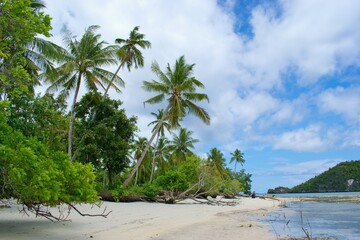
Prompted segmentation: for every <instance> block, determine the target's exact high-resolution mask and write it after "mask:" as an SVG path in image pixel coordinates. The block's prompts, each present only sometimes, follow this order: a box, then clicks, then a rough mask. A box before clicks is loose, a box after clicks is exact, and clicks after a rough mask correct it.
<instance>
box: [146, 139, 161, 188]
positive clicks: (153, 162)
mask: <svg viewBox="0 0 360 240" xmlns="http://www.w3.org/2000/svg"><path fill="white" fill-rule="evenodd" d="M159 138H160V134H158V135H157V138H156V143H155V149H154V150H155V151H154V155H153V159H152V162H151V173H150V181H149V183H151V182H152V179H153V175H154V171H155V157H156V151H157V147H158V144H159Z"/></svg>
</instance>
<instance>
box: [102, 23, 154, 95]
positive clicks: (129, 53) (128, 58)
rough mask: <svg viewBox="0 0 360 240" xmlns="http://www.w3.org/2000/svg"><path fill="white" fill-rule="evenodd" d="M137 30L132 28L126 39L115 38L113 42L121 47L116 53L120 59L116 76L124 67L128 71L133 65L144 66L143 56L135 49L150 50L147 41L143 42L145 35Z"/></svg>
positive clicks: (149, 44) (107, 89)
mask: <svg viewBox="0 0 360 240" xmlns="http://www.w3.org/2000/svg"><path fill="white" fill-rule="evenodd" d="M139 28H140V27H139V26H136V27H134V29H133V30H132V31H131V32H130V35H129V38H128V39H122V38H117V39H116V40H115V43H117V44H120V45H123V46H121V47H120V49H119V50H118V52H117V55H118V58H119V59H120V65H119V67H118V68H117V69H116V72H115V75H117V74H118V72H119V71H120V69H121V68H122V67H124V66H125V65H126V66H127V68H128V70H129V71H130V69H131V67H132V66H133V65H134V67H135V68H138V67H143V66H144V56H143V55H142V53H141V51H140V50H139V49H138V48H137V47H140V48H142V49H146V48H150V47H151V43H150V42H149V41H147V40H144V37H145V34H141V33H139V32H138V31H139ZM114 80H115V78H112V79H111V81H110V83H109V85H108V87H107V88H106V90H105V92H104V96H105V95H106V94H107V93H108V91H109V89H110V86H111V85H112V84H113V81H114Z"/></svg>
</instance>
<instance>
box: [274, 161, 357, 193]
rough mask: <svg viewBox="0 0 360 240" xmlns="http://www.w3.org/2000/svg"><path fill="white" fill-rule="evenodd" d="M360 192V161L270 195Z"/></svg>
mask: <svg viewBox="0 0 360 240" xmlns="http://www.w3.org/2000/svg"><path fill="white" fill-rule="evenodd" d="M346 191H350V192H357V191H360V160H357V161H348V162H342V163H339V164H338V165H336V166H335V167H332V168H330V169H329V170H327V171H325V172H323V173H321V174H320V175H318V176H316V177H313V178H311V179H309V180H308V181H306V182H304V183H302V184H300V185H297V186H295V187H293V188H284V187H278V188H275V189H269V190H268V193H286V192H289V193H303V192H346Z"/></svg>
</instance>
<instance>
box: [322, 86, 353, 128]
mask: <svg viewBox="0 0 360 240" xmlns="http://www.w3.org/2000/svg"><path fill="white" fill-rule="evenodd" d="M318 107H319V108H320V110H321V111H323V112H330V113H335V114H339V115H341V116H343V117H344V118H345V119H346V120H348V121H351V122H355V123H357V124H360V87H349V88H344V87H337V88H335V89H328V90H326V91H324V92H322V93H321V94H320V95H319V97H318Z"/></svg>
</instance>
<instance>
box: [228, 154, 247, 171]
mask: <svg viewBox="0 0 360 240" xmlns="http://www.w3.org/2000/svg"><path fill="white" fill-rule="evenodd" d="M231 156H232V157H231V159H230V163H232V162H234V161H235V168H234V172H236V164H237V163H239V164H240V165H241V166H242V165H243V164H244V162H245V159H244V153H242V152H241V151H240V150H239V149H235V151H234V152H233V153H231Z"/></svg>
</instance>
